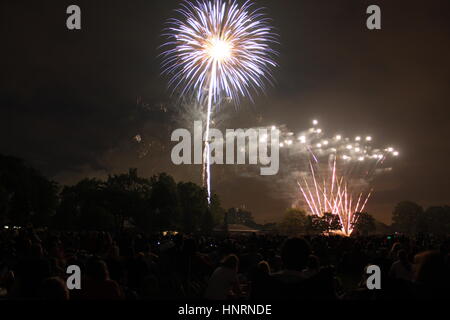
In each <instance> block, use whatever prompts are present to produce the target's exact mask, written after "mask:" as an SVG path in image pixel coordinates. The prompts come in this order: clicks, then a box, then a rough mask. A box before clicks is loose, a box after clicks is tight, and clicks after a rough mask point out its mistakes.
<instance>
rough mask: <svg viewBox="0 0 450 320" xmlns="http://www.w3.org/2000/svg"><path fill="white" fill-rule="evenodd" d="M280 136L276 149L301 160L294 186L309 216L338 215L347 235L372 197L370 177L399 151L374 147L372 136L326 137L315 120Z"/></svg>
mask: <svg viewBox="0 0 450 320" xmlns="http://www.w3.org/2000/svg"><path fill="white" fill-rule="evenodd" d="M272 129H273V130H280V129H278V128H276V127H273V128H272ZM281 134H282V137H283V138H282V142H281V143H280V147H281V148H283V149H286V150H287V151H289V153H290V155H291V156H294V155H302V156H303V157H302V160H301V161H305V162H306V163H307V165H306V167H307V170H306V171H304V174H303V175H302V177H300V178H299V179H298V181H297V184H298V187H299V188H300V193H301V197H302V198H303V200H304V202H305V204H306V205H307V207H308V208H309V211H310V213H311V214H313V215H317V216H319V217H321V216H323V215H324V214H325V213H331V214H333V215H337V216H339V220H340V222H341V225H342V233H344V234H345V235H351V234H352V233H353V229H354V224H355V222H356V220H355V219H356V217H357V216H356V214H357V213H359V212H363V211H364V210H365V208H366V205H367V203H368V201H369V199H370V197H371V195H372V192H373V190H372V189H371V188H370V187H369V185H370V182H371V180H372V178H373V177H374V175H375V174H376V173H377V170H379V169H380V168H381V167H382V165H383V164H384V162H385V161H386V160H387V159H388V158H389V157H392V158H396V157H398V156H399V155H400V153H399V151H397V150H396V149H395V148H393V147H386V148H377V147H375V145H374V141H373V137H372V136H356V137H354V138H346V137H343V136H342V135H339V134H338V135H335V136H332V137H328V136H326V134H325V132H324V131H323V130H322V129H321V128H319V122H318V121H317V120H314V121H313V126H312V127H311V128H310V129H309V130H307V131H305V132H302V133H300V134H298V135H295V134H294V133H293V132H287V131H286V130H283V132H281Z"/></svg>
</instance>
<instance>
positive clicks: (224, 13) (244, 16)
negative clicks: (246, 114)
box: [162, 0, 277, 200]
mask: <svg viewBox="0 0 450 320" xmlns="http://www.w3.org/2000/svg"><path fill="white" fill-rule="evenodd" d="M177 12H178V14H179V15H180V18H175V19H170V20H169V22H168V24H169V26H168V28H167V32H166V34H165V35H166V36H167V37H168V40H167V42H166V43H165V44H164V45H163V48H164V52H163V54H162V55H163V57H164V61H163V74H166V75H168V76H169V77H170V78H171V80H170V81H169V86H170V87H172V88H173V89H174V90H179V91H180V93H181V96H184V95H186V94H188V93H193V94H194V95H195V97H196V99H197V101H201V102H202V103H203V102H205V103H206V104H207V112H206V114H207V116H206V119H207V120H206V132H205V146H204V161H203V162H204V168H203V183H204V186H205V187H207V190H208V200H209V199H210V197H211V171H210V170H211V169H210V141H209V140H210V129H211V119H212V115H213V112H214V109H216V108H218V106H219V104H220V102H221V99H224V98H227V99H231V100H233V101H234V103H236V104H237V103H238V101H239V98H240V97H241V96H242V97H249V98H250V99H251V92H252V91H255V90H256V91H257V90H261V89H264V83H265V82H269V83H271V73H270V68H271V67H275V66H276V64H275V62H274V60H273V57H274V56H275V55H276V52H275V51H274V50H273V49H271V47H270V45H271V44H272V43H275V42H276V38H277V36H276V34H275V33H274V32H273V30H272V27H271V26H270V25H269V20H268V19H267V18H266V17H265V15H264V14H263V13H262V12H261V10H260V9H257V8H255V6H254V4H253V3H252V2H251V1H246V2H245V3H244V4H243V5H239V4H238V3H237V1H235V0H197V1H195V2H190V1H184V2H183V3H182V4H181V9H179V10H177Z"/></svg>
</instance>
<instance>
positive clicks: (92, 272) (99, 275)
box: [86, 257, 109, 281]
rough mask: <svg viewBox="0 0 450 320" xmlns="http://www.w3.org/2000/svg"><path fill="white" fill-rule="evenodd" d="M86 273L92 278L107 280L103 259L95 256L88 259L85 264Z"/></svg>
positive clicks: (107, 274) (106, 268)
mask: <svg viewBox="0 0 450 320" xmlns="http://www.w3.org/2000/svg"><path fill="white" fill-rule="evenodd" d="M86 275H87V276H88V277H89V278H91V279H92V280H97V281H105V280H109V272H108V267H107V266H106V263H105V262H104V261H103V260H100V259H99V258H95V257H94V258H91V259H89V261H88V263H87V265H86Z"/></svg>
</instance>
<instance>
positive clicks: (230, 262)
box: [205, 255, 241, 301]
mask: <svg viewBox="0 0 450 320" xmlns="http://www.w3.org/2000/svg"><path fill="white" fill-rule="evenodd" d="M238 269H239V259H238V257H237V256H236V255H229V256H227V257H225V258H224V259H223V260H222V263H221V265H220V266H219V267H218V268H217V269H216V270H215V271H214V273H213V274H212V276H211V278H210V279H209V282H208V288H207V289H206V295H205V297H206V299H208V300H216V301H224V300H227V299H229V298H231V297H236V296H239V295H240V294H241V290H240V286H239V280H238Z"/></svg>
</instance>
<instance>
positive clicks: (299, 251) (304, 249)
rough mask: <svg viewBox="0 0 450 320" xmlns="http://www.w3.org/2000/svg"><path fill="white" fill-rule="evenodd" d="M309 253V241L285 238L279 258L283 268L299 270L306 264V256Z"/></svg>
mask: <svg viewBox="0 0 450 320" xmlns="http://www.w3.org/2000/svg"><path fill="white" fill-rule="evenodd" d="M310 254H311V248H310V246H309V243H308V242H307V241H306V240H305V239H302V238H292V239H289V240H286V242H285V243H284V244H283V247H282V249H281V259H282V260H283V264H284V268H285V269H290V270H297V271H301V270H303V268H304V267H305V266H306V263H307V261H308V256H309V255H310Z"/></svg>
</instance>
